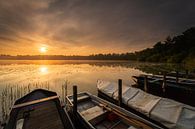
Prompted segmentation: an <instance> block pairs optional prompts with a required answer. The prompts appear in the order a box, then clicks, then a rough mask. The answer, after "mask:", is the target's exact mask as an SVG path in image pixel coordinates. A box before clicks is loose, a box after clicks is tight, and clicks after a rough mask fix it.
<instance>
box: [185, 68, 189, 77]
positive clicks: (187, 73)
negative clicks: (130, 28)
mask: <svg viewBox="0 0 195 129" xmlns="http://www.w3.org/2000/svg"><path fill="white" fill-rule="evenodd" d="M188 75H189V71H188V70H186V78H188Z"/></svg>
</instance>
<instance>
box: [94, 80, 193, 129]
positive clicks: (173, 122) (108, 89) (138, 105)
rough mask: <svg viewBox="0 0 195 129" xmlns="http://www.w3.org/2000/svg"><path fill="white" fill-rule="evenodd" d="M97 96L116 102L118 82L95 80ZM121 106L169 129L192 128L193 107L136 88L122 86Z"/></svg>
mask: <svg viewBox="0 0 195 129" xmlns="http://www.w3.org/2000/svg"><path fill="white" fill-rule="evenodd" d="M97 88H98V96H99V97H101V98H103V99H105V100H108V101H110V102H112V103H114V104H116V103H117V102H118V100H119V99H118V98H119V96H118V94H119V92H118V84H117V83H115V82H109V81H104V80H98V82H97ZM121 92H122V97H121V98H122V105H121V106H122V107H123V108H125V109H127V110H129V111H131V112H134V113H135V114H137V115H139V116H143V117H144V116H145V117H147V118H148V119H151V120H154V121H156V122H159V123H161V124H162V125H164V126H165V127H167V128H169V129H194V128H195V107H193V106H189V105H186V104H183V103H180V102H177V101H174V100H171V99H168V98H163V97H159V96H155V95H152V94H149V93H146V92H144V91H143V90H140V89H138V88H134V87H131V86H128V85H123V86H122V90H121Z"/></svg>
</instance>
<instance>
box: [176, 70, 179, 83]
mask: <svg viewBox="0 0 195 129" xmlns="http://www.w3.org/2000/svg"><path fill="white" fill-rule="evenodd" d="M178 80H179V72H178V71H176V83H178Z"/></svg>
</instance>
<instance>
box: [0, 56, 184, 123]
mask: <svg viewBox="0 0 195 129" xmlns="http://www.w3.org/2000/svg"><path fill="white" fill-rule="evenodd" d="M180 68H181V67H180V66H177V65H170V64H168V65H167V64H166V65H164V64H151V63H137V62H130V61H7V60H6V61H0V97H1V99H0V100H1V103H0V120H1V119H2V117H5V115H6V114H8V112H9V109H10V107H11V105H12V104H13V102H14V101H15V99H17V98H19V97H21V96H22V95H24V94H26V93H27V92H29V91H31V90H33V89H36V88H46V89H50V90H53V91H56V92H57V93H58V95H60V96H61V98H62V85H64V84H67V92H68V94H71V93H72V86H73V85H77V86H78V90H79V91H87V92H90V93H92V94H97V89H96V82H97V80H98V79H103V80H108V81H115V82H117V80H118V79H119V78H120V79H123V83H124V84H127V85H131V84H133V83H134V82H133V80H132V78H131V76H132V75H139V74H143V73H146V72H147V73H158V72H159V71H162V70H168V71H172V70H177V69H180ZM4 119H5V118H4Z"/></svg>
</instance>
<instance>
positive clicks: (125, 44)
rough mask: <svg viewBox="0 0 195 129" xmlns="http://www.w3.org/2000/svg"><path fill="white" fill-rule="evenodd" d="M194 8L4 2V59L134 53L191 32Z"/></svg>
mask: <svg viewBox="0 0 195 129" xmlns="http://www.w3.org/2000/svg"><path fill="white" fill-rule="evenodd" d="M181 8H182V10H181ZM194 8H195V2H194V1H193V0H190V1H188V2H186V1H184V2H178V1H177V2H176V1H175V0H172V1H169V0H167V1H166V0H159V1H154V0H151V1H145V0H138V1H134V0H122V1H119V0H102V1H101V0H0V54H11V55H18V54H21V55H23V54H25V55H26V54H29V55H37V54H48V55H49V54H51V55H89V54H95V53H122V52H134V51H138V50H142V49H144V48H147V47H152V45H154V44H155V43H156V42H158V41H162V40H164V39H165V38H166V37H167V36H168V35H174V34H177V33H181V32H183V31H184V30H186V29H187V28H189V27H191V26H193V25H194V24H195V23H194V19H195V11H194ZM42 47H45V49H46V51H45V52H41V51H40V49H41V48H42Z"/></svg>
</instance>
